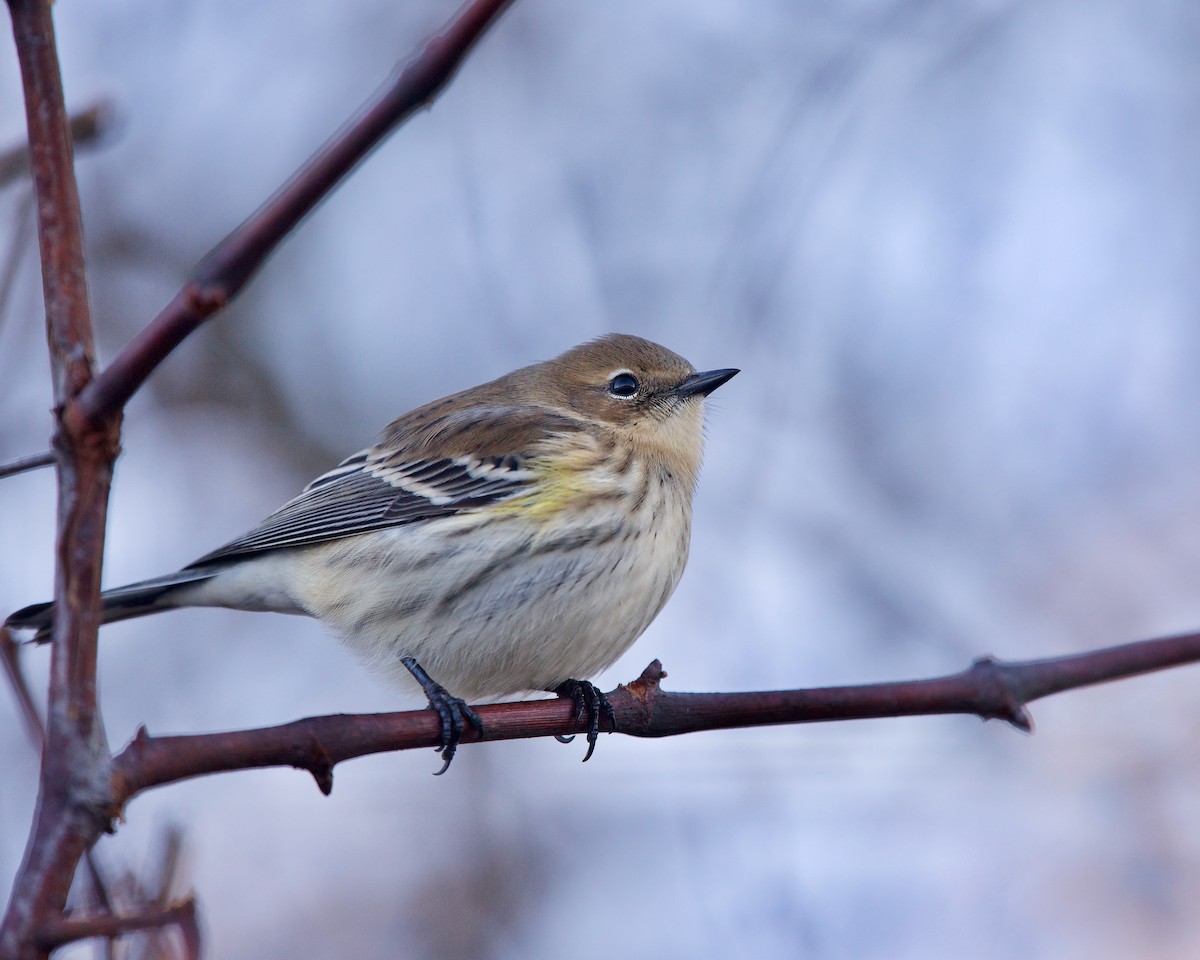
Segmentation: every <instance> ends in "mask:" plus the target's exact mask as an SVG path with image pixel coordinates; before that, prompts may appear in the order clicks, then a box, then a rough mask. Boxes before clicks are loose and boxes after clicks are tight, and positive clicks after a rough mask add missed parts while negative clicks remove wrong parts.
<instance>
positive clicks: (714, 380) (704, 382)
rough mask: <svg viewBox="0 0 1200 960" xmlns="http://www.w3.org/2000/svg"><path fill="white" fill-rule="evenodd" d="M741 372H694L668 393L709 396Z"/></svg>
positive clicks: (682, 395)
mask: <svg viewBox="0 0 1200 960" xmlns="http://www.w3.org/2000/svg"><path fill="white" fill-rule="evenodd" d="M739 372H740V371H738V370H733V369H728V370H708V371H706V372H704V373H693V374H692V375H691V376H690V377H688V378H687V379H686V380H684V381H683V383H681V384H680V385H679V386H677V387H675V388H674V389H672V390H669V391H668V393H669V394H670V395H671V396H673V397H696V396H700V397H707V396H708V395H709V394H710V393H712V392H713V391H714V390H716V389H717V387H719V386H720V385H721V384H723V383H725V382H726V381H728V380H732V379H733V378H734V377H735V376H736V375H737V374H738V373H739Z"/></svg>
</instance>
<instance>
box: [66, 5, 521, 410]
mask: <svg viewBox="0 0 1200 960" xmlns="http://www.w3.org/2000/svg"><path fill="white" fill-rule="evenodd" d="M510 3H511V0H473V2H471V3H468V4H467V5H466V6H465V7H463V9H462V10H461V11H460V12H459V14H458V16H457V17H456V18H455V19H454V20H453V21H452V22H451V23H450V24H449V25H448V26H447V27H446V28H445V29H444V30H443V31H442V33H440V34H438V35H436V36H434V37H433V38H432V39H430V40H429V41H427V42H426V43H425V45H424V46H423V47H422V48H421V49H419V50H418V51H417V52H416V53H415V54H414V55H413V56H412V57H411V58H410V59H409V60H408V61H407V62H406V63H405V64H404V65H403V66H402V67H400V68H398V69H397V70H396V71H395V72H394V73H393V75H392V78H391V79H390V80H389V81H388V82H387V83H386V84H385V85H384V86H383V87H382V88H381V89H380V90H379V91H378V92H377V93H376V95H375V96H374V97H373V98H372V99H371V100H370V101H369V102H368V103H367V104H366V105H365V106H364V107H363V108H362V109H361V110H360V111H359V113H358V115H357V116H356V117H354V119H352V120H351V121H350V123H348V124H347V125H346V126H345V127H343V128H342V129H341V130H340V131H338V133H336V134H335V135H334V136H333V137H332V138H331V139H330V140H329V141H328V142H326V144H325V145H324V146H323V147H322V148H321V149H320V150H319V151H317V153H316V154H315V155H314V156H313V157H312V158H311V159H310V160H309V161H308V162H307V163H306V164H305V165H304V166H303V167H301V168H300V170H299V171H297V172H296V173H295V174H294V175H293V176H292V178H291V179H290V180H288V182H287V183H285V184H284V185H283V187H281V188H280V190H279V191H278V192H277V193H276V194H275V195H274V196H273V197H271V198H270V199H269V200H268V201H267V202H266V203H265V204H263V205H262V206H261V207H259V209H258V210H257V211H255V213H254V214H253V215H251V217H250V218H249V219H248V220H246V221H245V222H244V223H243V224H242V225H241V226H239V227H238V228H237V229H236V230H234V231H233V233H231V234H229V236H227V237H226V238H225V239H224V240H222V241H221V242H220V243H219V244H217V246H216V247H214V248H213V250H212V251H211V252H210V253H209V254H208V255H207V256H206V257H205V258H204V259H203V260H201V261H200V263H199V264H198V265H197V266H196V267H195V269H194V270H193V271H192V275H191V277H190V278H189V279H188V281H187V283H185V284H184V286H183V289H182V290H180V291H179V293H178V294H176V296H175V298H174V299H173V300H172V301H171V302H170V303H169V304H167V306H166V307H165V308H163V310H162V312H161V313H159V315H158V316H157V317H155V318H154V320H152V321H151V322H150V324H149V325H148V326H147V327H146V328H145V329H144V330H142V332H141V333H139V334H138V335H137V336H136V337H134V339H133V340H132V341H131V342H130V343H129V344H128V345H127V346H126V347H125V349H124V350H122V351H121V353H120V354H119V355H118V356H117V357H116V359H114V360H113V362H112V363H111V364H110V365H109V366H108V368H107V369H105V370H104V372H103V373H102V374H100V376H98V377H97V378H96V379H95V381H94V382H93V383H92V384H91V385H90V386H89V387H88V388H87V389H86V390H85V391H84V392H83V394H82V395H81V396H80V397H79V398H78V399H77V401H76V402H75V403H73V404H72V405H71V407H70V408H69V409H68V410H67V417H68V419H69V420H71V421H72V422H73V423H77V424H82V423H86V422H90V421H95V420H97V419H99V418H101V417H103V416H104V415H106V414H110V413H113V412H115V411H117V410H119V409H121V408H122V407H123V406H124V405H125V403H126V402H127V401H128V400H129V398H130V397H131V396H133V394H134V392H135V391H136V390H137V389H138V388H139V387H140V386H141V385H142V384H143V383H144V382H145V380H146V378H147V377H149V376H150V374H151V373H152V372H153V371H154V369H155V368H156V367H157V366H158V365H159V364H160V363H162V361H163V360H164V359H165V358H166V357H167V355H168V354H169V353H170V352H171V351H172V350H174V349H175V347H177V346H178V345H179V344H180V343H181V342H182V341H183V340H184V338H186V337H187V336H188V335H189V334H191V333H192V331H194V330H195V329H196V328H197V327H199V326H200V324H201V323H203V322H204V321H205V320H207V319H208V318H209V317H210V316H212V315H213V314H214V313H216V312H217V311H218V310H221V309H223V308H224V307H225V306H226V305H227V304H228V303H229V301H230V300H231V299H232V298H233V297H234V296H236V295H237V293H238V292H239V291H240V290H241V289H242V287H243V286H244V285H245V283H246V281H247V280H249V279H250V277H251V276H252V275H253V274H254V272H255V271H256V270H258V268H259V267H260V266H262V264H263V263H264V262H265V261H266V259H267V257H268V256H269V255H270V254H271V253H272V252H273V251H274V249H275V248H276V247H277V246H278V245H279V243H280V241H282V240H283V238H284V237H285V236H286V235H287V233H288V232H289V231H290V230H291V229H292V228H293V227H295V226H296V224H297V223H299V222H300V221H301V220H302V219H303V218H304V217H305V216H306V215H307V214H308V213H309V212H310V211H311V210H312V209H313V207H315V206H316V205H317V203H319V202H320V201H321V200H322V199H323V198H324V197H325V196H326V195H327V194H328V193H329V192H330V191H331V190H333V188H334V187H335V186H337V184H338V183H339V182H340V181H341V180H342V178H343V177H345V176H346V175H347V174H348V173H349V172H350V171H351V170H353V169H354V167H355V166H357V165H358V163H359V162H361V161H362V160H363V158H364V157H366V156H367V155H368V154H369V153H370V152H371V150H373V149H374V148H375V147H376V146H377V145H378V143H379V141H380V140H382V139H383V138H384V137H385V136H386V135H387V134H388V133H390V132H391V131H392V130H394V129H395V128H396V127H397V126H398V125H399V124H401V123H402V122H404V121H405V120H407V119H408V118H409V117H411V116H412V115H413V114H414V113H416V112H417V111H418V110H420V109H421V108H422V107H424V106H426V105H427V104H429V103H430V101H432V100H433V98H434V97H436V96H437V95H438V93H440V92H441V91H442V89H443V88H444V87H445V86H446V85H447V84H448V83H449V82H450V80H451V79H452V78H453V77H454V75H455V73H457V71H458V68H459V66H461V64H462V62H463V60H464V59H465V58H466V56H467V54H468V53H470V52H471V50H472V48H473V47H474V45H475V43H476V41H478V40H479V38H480V37H481V36H482V35H483V34H484V32H485V31H486V30H487V28H488V27H489V26H490V25H491V24H492V23H493V22H494V21H495V19H496V18H497V17H498V16H499V15H500V14H501V13H502V12H503V11H504V9H505V8H506V7H508V5H509V4H510Z"/></svg>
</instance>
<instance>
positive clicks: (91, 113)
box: [0, 100, 113, 187]
mask: <svg viewBox="0 0 1200 960" xmlns="http://www.w3.org/2000/svg"><path fill="white" fill-rule="evenodd" d="M112 115H113V109H112V104H110V103H109V102H108V101H106V100H103V101H101V102H99V103H95V104H92V106H90V107H88V108H87V109H86V110H80V111H79V112H78V113H74V114H72V115H71V118H70V131H71V140H72V142H73V143H74V144H75V146H76V147H83V146H88V145H91V144H95V143H97V142H99V140H100V138H101V137H103V136H104V134H105V133H107V132H108V130H109V129H110V128H111V126H112ZM28 170H29V147H28V146H27V145H25V144H21V145H19V146H16V147H9V148H8V149H7V150H0V187H6V186H8V185H9V184H10V183H14V182H16V181H17V180H20V179H21V178H22V177H23V176H25V174H26V173H27V172H28Z"/></svg>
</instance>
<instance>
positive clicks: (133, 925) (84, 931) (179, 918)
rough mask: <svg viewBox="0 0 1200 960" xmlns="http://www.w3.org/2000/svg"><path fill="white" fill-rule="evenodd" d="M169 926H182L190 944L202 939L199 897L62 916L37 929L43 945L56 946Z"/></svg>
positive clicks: (192, 954)
mask: <svg viewBox="0 0 1200 960" xmlns="http://www.w3.org/2000/svg"><path fill="white" fill-rule="evenodd" d="M169 926H177V927H179V928H180V930H181V931H182V933H183V936H184V939H185V941H186V942H188V943H189V944H190V943H192V942H198V941H199V923H198V920H197V917H196V901H195V900H194V899H193V898H192V897H188V898H187V899H185V900H181V901H180V902H179V903H174V904H168V905H167V906H163V905H161V904H157V903H151V904H146V905H145V906H143V907H140V908H131V909H126V910H122V911H121V912H120V913H102V914H96V915H93V916H69V917H62V918H59V919H56V920H52V921H50V922H49V923H47V924H45V925H44V926H42V927H41V928H40V929H39V930H38V932H37V941H38V944H39V945H40V946H41V947H42V948H43V949H46V950H53V949H54V948H55V947H61V946H63V945H64V944H68V943H74V942H75V941H77V940H90V939H92V938H94V937H104V938H105V939H112V938H114V937H119V936H122V935H124V934H127V933H136V932H138V931H142V930H156V929H158V928H160V927H169ZM188 955H189V956H198V955H199V951H198V950H196V951H191V950H189V954H188Z"/></svg>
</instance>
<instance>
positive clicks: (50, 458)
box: [0, 450, 57, 480]
mask: <svg viewBox="0 0 1200 960" xmlns="http://www.w3.org/2000/svg"><path fill="white" fill-rule="evenodd" d="M56 459H57V457H55V456H54V451H53V450H47V451H46V452H45V453H35V454H32V455H31V456H28V457H20V458H18V459H16V460H9V461H8V463H3V464H0V480H2V479H4V478H5V477H15V476H16V475H17V474H18V473H28V472H29V471H30V470H40V469H42V467H52V466H54V461H55V460H56Z"/></svg>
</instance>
